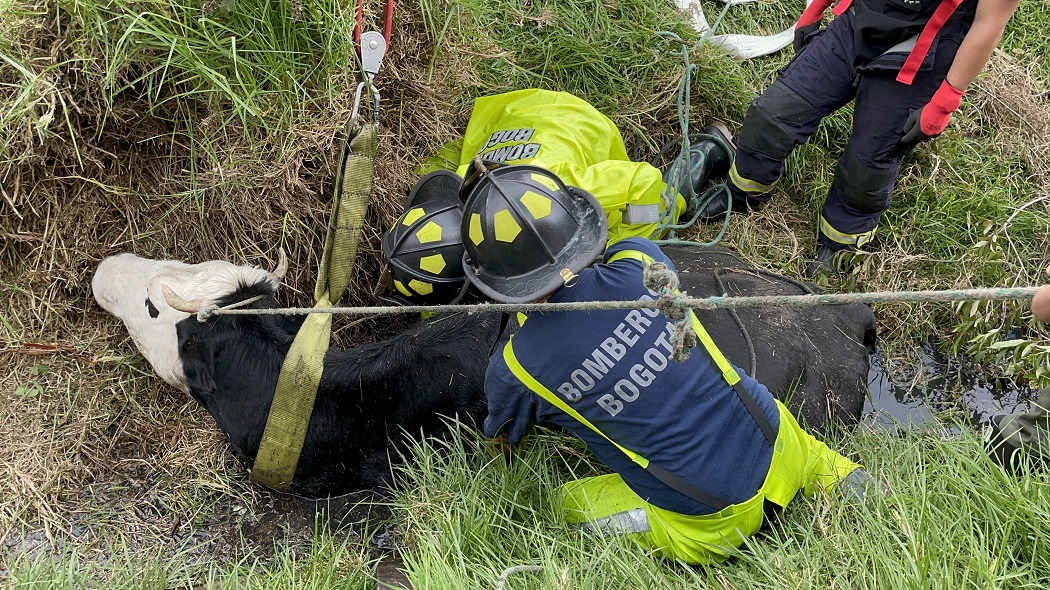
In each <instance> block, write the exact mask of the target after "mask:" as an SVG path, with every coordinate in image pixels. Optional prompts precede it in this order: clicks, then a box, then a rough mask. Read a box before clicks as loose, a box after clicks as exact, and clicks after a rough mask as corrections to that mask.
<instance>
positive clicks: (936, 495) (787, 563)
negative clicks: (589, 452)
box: [394, 431, 1050, 589]
mask: <svg viewBox="0 0 1050 590" xmlns="http://www.w3.org/2000/svg"><path fill="white" fill-rule="evenodd" d="M844 444H845V446H846V449H847V450H848V451H850V452H851V455H852V456H854V457H855V458H857V459H858V460H860V461H861V462H863V463H864V464H865V465H866V467H867V468H868V469H869V470H870V471H871V472H872V473H873V474H875V475H877V476H878V477H879V478H880V479H881V480H882V481H883V482H884V483H885V484H886V486H887V489H888V490H889V494H888V495H887V496H886V497H880V496H878V495H874V496H871V497H869V498H868V500H867V501H866V502H865V503H863V504H850V503H847V502H845V501H844V500H842V499H840V498H837V497H823V496H822V497H815V498H799V499H796V501H795V502H794V503H793V504H792V506H791V507H790V508H789V509H788V510H787V512H786V513H785V514H784V515H783V517H782V519H781V521H780V522H779V523H776V524H774V525H772V526H770V527H769V528H768V529H765V530H764V531H763V532H761V533H760V534H759V535H757V536H756V537H754V538H753V539H751V540H750V541H749V542H748V543H747V544H746V545H745V546H744V547H742V548H741V549H740V550H739V551H738V552H737V553H736V555H734V556H733V557H732V558H731V559H730V560H728V561H726V562H724V563H722V564H719V565H715V566H711V567H687V566H682V565H676V564H674V563H669V562H665V561H661V560H659V559H654V558H651V557H648V556H646V555H644V551H641V550H639V548H638V547H637V546H635V545H633V544H632V543H631V542H629V541H628V540H626V539H624V538H621V537H615V536H613V537H604V538H603V537H595V536H590V535H585V534H582V533H580V532H578V531H575V530H572V529H569V528H568V527H567V526H566V525H565V524H564V523H563V522H562V520H561V515H560V513H559V509H558V507H557V506H556V494H557V487H558V485H560V484H561V483H562V482H564V481H567V480H568V479H569V478H571V477H574V476H586V475H591V474H593V470H592V468H591V466H589V465H588V464H587V463H586V462H584V461H583V460H582V459H581V455H580V453H579V449H578V448H577V443H576V442H575V441H573V440H569V439H566V438H564V437H562V436H559V435H553V434H541V435H539V436H536V437H533V438H532V439H531V440H529V441H528V444H527V445H526V446H525V447H524V448H523V449H522V450H521V452H520V453H518V454H516V455H515V456H514V459H513V461H512V462H511V463H510V465H507V464H506V462H505V461H504V458H503V456H502V455H499V454H496V453H494V452H493V450H492V449H491V448H489V447H487V443H486V442H485V441H482V440H479V439H478V438H477V437H476V435H474V434H469V433H464V434H462V435H461V438H460V440H458V441H456V442H455V443H454V444H452V445H447V446H446V445H432V444H431V445H425V444H424V445H418V446H417V447H416V448H415V449H414V450H413V453H412V457H411V460H410V461H408V462H407V464H406V466H405V467H404V468H400V469H398V471H397V475H398V483H397V484H396V486H395V489H396V491H395V496H396V500H395V503H394V505H395V511H396V512H395V513H396V514H398V515H399V518H400V519H401V524H402V526H403V531H404V532H405V535H406V537H405V541H406V547H405V549H404V557H405V562H406V564H407V566H408V567H407V570H408V571H407V573H408V577H409V578H410V579H411V580H412V582H413V584H414V586H415V587H417V588H435V587H442V588H491V587H493V586H494V585H495V583H496V581H497V579H498V578H499V576H500V574H501V573H502V572H504V571H505V570H506V569H507V568H511V567H514V566H533V567H534V568H535V569H533V570H531V571H521V572H517V573H514V574H512V577H511V578H510V580H511V583H510V584H509V585H508V587H511V588H567V587H572V588H610V587H620V588H656V587H659V588H694V587H712V586H713V587H725V588H782V587H790V588H819V589H825V588H945V589H948V588H964V587H972V588H996V587H1004V588H1005V587H1010V588H1033V589H1034V588H1041V587H1043V585H1044V584H1045V583H1046V582H1047V581H1048V580H1050V530H1047V529H1046V527H1045V523H1046V522H1047V518H1050V486H1048V481H1047V479H1046V476H1040V477H1031V476H1024V477H1021V478H1019V479H1018V478H1014V477H1012V476H1008V475H1007V474H1006V473H1005V472H1003V471H1001V470H1000V469H999V468H998V467H997V466H995V465H994V464H993V463H992V462H991V461H990V460H989V459H988V458H987V457H986V456H985V454H984V452H983V450H982V449H981V446H980V441H979V440H978V439H977V438H976V436H975V435H972V434H965V435H962V436H961V437H960V438H957V439H954V440H944V439H942V438H941V436H940V435H939V434H938V433H937V432H935V431H929V432H920V433H912V434H906V435H904V436H903V437H901V438H896V437H892V438H891V437H888V436H887V435H885V434H884V433H870V432H864V433H860V434H858V435H856V436H854V437H852V438H851V440H850V441H848V442H846V443H844ZM464 449H465V450H464Z"/></svg>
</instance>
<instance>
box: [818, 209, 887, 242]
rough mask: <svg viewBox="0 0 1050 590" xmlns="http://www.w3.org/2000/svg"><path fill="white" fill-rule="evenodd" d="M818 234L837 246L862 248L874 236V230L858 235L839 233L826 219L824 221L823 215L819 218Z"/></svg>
mask: <svg viewBox="0 0 1050 590" xmlns="http://www.w3.org/2000/svg"><path fill="white" fill-rule="evenodd" d="M820 233H822V234H824V235H825V236H826V237H828V238H829V239H831V240H832V241H834V242H836V243H838V244H845V245H847V246H863V245H864V244H867V243H868V242H870V241H871V238H873V237H874V236H875V230H874V229H872V230H871V231H866V232H863V233H859V234H848V233H846V232H841V231H839V230H837V229H835V228H834V227H831V224H830V223H828V220H827V219H824V216H823V215H821V216H820Z"/></svg>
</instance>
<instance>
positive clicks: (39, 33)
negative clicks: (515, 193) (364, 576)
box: [0, 6, 469, 570]
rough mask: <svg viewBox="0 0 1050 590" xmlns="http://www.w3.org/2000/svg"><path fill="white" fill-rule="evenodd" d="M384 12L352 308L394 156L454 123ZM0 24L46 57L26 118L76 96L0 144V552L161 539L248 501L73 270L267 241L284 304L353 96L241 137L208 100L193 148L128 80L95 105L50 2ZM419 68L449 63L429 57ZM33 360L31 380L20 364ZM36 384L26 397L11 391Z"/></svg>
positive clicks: (260, 249)
mask: <svg viewBox="0 0 1050 590" xmlns="http://www.w3.org/2000/svg"><path fill="white" fill-rule="evenodd" d="M398 18H399V21H398V22H399V27H398V30H397V38H396V39H395V42H394V43H393V46H392V53H391V54H390V55H388V57H387V60H386V62H385V63H384V66H383V69H382V71H381V73H380V76H379V78H378V80H377V82H378V84H379V85H380V87H381V88H382V89H383V97H384V110H383V127H382V129H381V132H380V142H379V154H378V158H377V170H376V186H375V190H374V192H373V202H372V204H371V205H372V208H371V211H370V213H369V219H368V224H367V227H366V230H365V235H363V236H362V244H363V246H364V248H363V251H362V252H361V254H360V256H359V263H358V265H357V267H356V270H355V276H354V285H355V288H354V289H353V290H352V294H351V297H352V301H354V302H357V303H374V302H375V299H374V297H372V294H373V293H374V291H375V289H376V285H377V282H378V279H377V277H378V276H379V274H380V272H379V270H380V267H381V259H380V255H379V252H378V242H379V240H378V238H379V235H380V233H381V231H382V229H383V228H385V227H386V226H387V225H388V224H389V223H390V222H391V221H392V220H393V218H394V217H395V216H396V215H397V214H399V213H400V207H401V204H402V202H403V195H404V194H405V193H406V192H407V190H408V188H409V187H410V185H411V183H412V182H413V181H414V179H415V178H416V175H415V174H414V173H413V172H412V168H413V167H414V166H415V165H416V164H417V163H418V161H419V160H420V159H421V158H422V156H423V155H426V154H429V153H431V152H433V151H434V150H435V149H436V148H437V147H438V146H439V145H440V144H442V143H444V142H445V141H448V140H451V139H454V138H455V136H456V133H457V124H461V123H462V122H463V121H465V119H464V113H465V111H464V109H463V105H462V104H457V103H456V102H455V100H454V99H455V97H456V96H457V93H456V91H455V90H454V89H455V87H456V85H457V84H461V83H463V81H462V80H456V79H455V78H451V77H446V76H441V75H431V74H430V72H431V64H430V63H429V60H430V57H431V56H432V55H433V54H434V53H435V52H434V49H433V46H432V43H431V41H430V40H429V38H428V36H427V34H426V32H425V30H424V28H423V23H422V22H421V15H419V14H418V13H416V12H415V11H414V9H412V8H411V7H408V6H405V7H399V17H398ZM9 30H11V31H19V32H21V34H22V35H23V36H22V37H20V38H19V37H14V38H11V40H12V41H13V42H17V43H20V46H21V48H22V50H23V51H26V52H27V53H29V54H30V55H32V56H33V58H34V61H33V63H34V64H35V65H37V66H38V67H39V70H40V71H45V70H48V68H53V69H50V70H49V73H48V74H47V80H48V82H49V84H50V86H49V88H51V90H50V91H48V92H44V93H42V96H41V98H40V100H39V102H38V104H37V105H36V106H35V107H34V108H35V114H34V115H33V116H32V117H29V119H27V120H36V121H39V120H41V118H46V117H47V115H48V113H51V112H53V111H54V109H53V107H54V106H55V105H56V104H58V103H61V102H65V103H66V104H73V105H76V108H75V110H74V112H75V117H74V118H73V119H72V120H71V121H70V122H69V125H68V126H67V125H65V123H64V122H63V121H53V122H52V123H51V124H50V125H48V127H47V129H48V133H36V132H33V131H32V130H31V129H29V128H27V131H26V132H25V133H24V134H19V135H18V136H17V137H15V138H14V139H15V141H12V142H10V143H8V144H7V145H5V146H4V147H3V149H0V155H3V156H4V157H3V158H0V161H2V162H4V163H3V164H0V179H2V181H0V293H2V295H0V298H2V301H3V303H2V307H0V367H3V369H2V370H0V391H2V392H3V395H4V397H5V401H6V403H4V404H2V405H0V429H2V431H3V432H4V433H5V435H4V441H3V444H0V539H3V540H4V543H5V544H6V551H4V555H7V556H10V555H16V554H18V553H19V552H23V551H30V550H36V549H39V548H40V547H47V546H49V547H51V548H52V549H51V550H60V549H59V548H60V547H61V546H63V545H64V544H66V543H68V542H69V541H70V540H71V539H73V538H76V539H78V542H79V541H84V540H85V539H92V540H94V541H95V542H101V540H102V539H103V537H104V536H105V535H107V534H109V535H116V537H115V538H118V539H121V540H123V541H125V542H127V543H129V544H132V545H145V546H163V545H164V544H170V543H173V542H174V541H173V539H178V538H180V535H182V534H183V533H185V532H186V531H191V530H193V528H194V527H195V526H199V525H200V524H201V523H202V522H204V521H205V520H206V519H207V518H209V515H210V514H211V512H212V511H214V510H218V511H219V512H220V513H221V512H223V511H225V510H228V509H229V508H228V507H225V506H224V507H219V508H216V507H215V506H214V504H215V502H217V501H221V502H222V503H223V504H228V503H230V502H231V500H233V499H234V498H240V499H241V502H239V504H242V505H244V506H247V507H250V508H248V509H251V508H255V507H258V503H259V502H263V501H267V499H266V498H264V497H263V496H259V495H258V493H257V490H254V488H252V487H250V486H248V485H247V484H246V476H245V474H244V472H243V469H241V468H240V467H239V466H238V465H237V464H236V463H235V461H234V460H233V459H232V456H231V454H230V453H229V451H228V448H227V446H226V444H225V441H224V439H223V437H222V435H221V433H219V432H218V431H217V429H215V427H214V423H213V422H212V420H211V418H210V417H209V416H207V414H206V413H204V412H203V411H202V410H201V409H200V408H199V407H198V406H197V405H196V404H195V403H194V402H192V401H191V400H189V399H188V398H186V397H185V396H183V395H182V394H180V393H178V392H176V391H174V390H173V389H171V388H170V387H168V386H166V385H165V384H163V383H161V382H159V381H158V380H157V379H156V377H155V376H154V375H153V373H152V371H151V370H150V368H149V366H148V365H147V364H146V363H145V361H144V360H143V359H142V358H141V356H140V355H138V353H137V352H136V350H135V348H134V345H133V344H132V343H131V341H130V339H129V338H128V336H127V333H126V331H125V330H124V328H123V326H121V325H119V323H118V322H116V320H114V318H112V317H111V316H109V315H107V314H105V313H104V312H103V311H102V310H101V309H99V308H98V307H97V306H96V305H95V304H94V301H93V299H92V298H91V293H90V279H91V276H92V273H93V270H94V268H95V266H96V265H97V263H98V262H99V260H101V259H102V258H103V257H105V256H108V255H111V254H114V253H117V252H122V251H134V252H136V253H138V254H140V255H144V256H150V257H157V258H161V257H168V258H178V259H182V260H186V261H190V262H195V261H201V260H209V259H226V260H231V261H233V262H236V263H246V264H258V265H260V266H268V265H272V264H274V263H275V261H276V258H277V251H278V248H284V249H285V251H286V252H288V254H289V258H290V260H291V268H290V270H289V275H288V279H287V282H288V284H290V285H293V286H296V287H298V289H299V291H298V292H294V291H292V290H291V289H287V288H286V289H285V291H284V292H285V294H286V295H285V297H286V298H287V299H288V300H289V302H291V303H295V304H307V303H308V301H307V296H306V295H305V294H309V293H312V284H313V280H314V277H313V274H312V273H313V268H314V267H315V264H316V257H317V256H319V255H320V245H321V241H322V239H323V231H324V228H325V227H326V224H327V215H328V211H329V195H330V191H331V188H332V179H333V177H334V173H335V170H334V169H333V166H334V162H335V159H336V157H337V155H338V149H339V145H338V142H339V138H340V137H341V136H342V129H343V127H344V125H345V124H346V122H347V121H348V120H349V117H350V111H351V107H352V100H353V90H354V89H353V88H347V89H343V91H342V92H341V93H340V94H339V95H338V96H335V97H334V98H333V100H331V102H330V103H326V104H324V105H323V107H321V108H318V109H316V110H313V111H309V112H303V113H301V116H300V118H299V119H298V120H296V121H295V122H294V123H293V125H292V128H291V129H290V131H289V132H288V133H284V134H280V135H279V136H276V137H272V138H259V137H252V138H245V137H244V133H243V130H242V129H241V128H239V127H238V126H237V125H236V124H230V123H225V124H223V122H222V119H223V117H222V113H218V112H208V111H207V110H203V109H202V111H201V112H199V113H195V118H196V125H195V136H194V137H195V138H196V141H197V142H198V143H196V144H193V143H191V141H190V139H189V138H188V136H187V134H186V133H185V132H184V131H183V130H180V129H175V128H172V127H171V126H170V125H169V124H168V123H166V122H165V121H164V120H163V118H162V117H150V116H146V115H145V112H146V104H145V103H144V102H143V101H141V100H138V99H136V98H134V97H131V96H126V94H128V93H124V94H123V95H121V96H118V97H117V98H116V100H115V102H114V103H113V104H112V106H108V105H106V104H104V103H103V102H102V100H101V96H100V95H101V93H98V92H91V91H90V89H89V87H88V85H89V84H91V83H92V80H95V79H97V76H98V75H99V72H98V71H97V70H95V71H90V72H86V71H84V70H82V68H92V67H94V68H97V67H98V65H97V64H90V63H77V62H70V61H69V60H70V59H71V58H72V57H74V49H73V48H71V47H70V46H69V44H70V37H69V35H70V31H68V29H65V30H63V29H60V27H59V26H58V24H57V22H56V21H55V17H54V15H53V14H52V15H47V14H44V15H39V16H38V17H37V18H36V19H35V21H33V23H32V26H27V25H26V23H21V24H20V25H18V26H12V27H11V28H10V29H9ZM442 59H445V60H447V59H448V58H447V57H443V58H442ZM436 69H437V71H469V69H468V68H458V67H457V66H456V64H449V63H439V64H437V67H436ZM2 71H8V70H2ZM6 81H8V82H11V81H12V80H6ZM8 91H9V89H7V88H3V87H0V102H4V101H5V100H6V99H8V98H11V97H10V96H2V95H3V94H4V93H5V92H8ZM201 138H206V141H202V140H201ZM74 140H75V141H74ZM74 145H75V147H74ZM202 147H203V148H206V149H207V150H208V151H207V152H206V153H202V152H201V148H202ZM191 171H196V173H195V174H191ZM304 293H305V294H304ZM370 328H371V326H370V324H368V323H365V324H363V325H361V326H358V327H356V328H355V329H354V330H350V331H348V333H347V334H346V335H345V337H346V338H353V337H355V336H360V335H361V334H363V333H365V332H366V331H367V330H368V329H370ZM39 365H43V366H45V367H46V374H44V375H42V376H39V377H38V376H37V375H36V374H35V373H36V372H39V369H34V367H37V366H39ZM37 384H38V385H39V386H40V390H41V391H40V393H39V394H38V395H29V396H26V398H25V399H22V398H20V397H18V396H16V395H15V394H14V392H15V390H16V388H18V387H19V386H30V387H32V386H34V385H37ZM264 496H265V495H264ZM235 503H237V502H235ZM85 527H86V529H85ZM27 530H28V531H37V532H36V533H30V534H28V535H26V534H24V533H25V531H27ZM85 530H89V531H90V532H85ZM113 538H114V537H113V536H110V537H108V539H110V540H112V539H113ZM34 539H35V540H34ZM40 543H43V545H41V544H40ZM158 543H159V545H158ZM5 559H6V557H0V570H2V569H3V563H2V562H3V560H5Z"/></svg>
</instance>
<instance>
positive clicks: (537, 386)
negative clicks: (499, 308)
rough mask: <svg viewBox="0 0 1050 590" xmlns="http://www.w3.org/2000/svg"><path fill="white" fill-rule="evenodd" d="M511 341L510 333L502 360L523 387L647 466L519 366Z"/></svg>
mask: <svg viewBox="0 0 1050 590" xmlns="http://www.w3.org/2000/svg"><path fill="white" fill-rule="evenodd" d="M513 343H514V336H513V335H512V336H511V337H510V340H508V341H507V344H506V346H504V347H503V360H505V361H507V366H508V367H510V372H511V373H514V376H515V377H517V378H518V380H519V381H521V382H522V384H523V385H525V387H528V388H529V389H530V390H532V391H533V393H535V394H536V395H538V396H540V397H542V398H543V399H545V400H547V402H548V403H549V404H551V405H552V406H554V407H556V408H558V409H559V410H561V411H563V412H565V413H566V414H568V415H570V416H572V417H573V418H575V419H576V421H577V422H579V423H580V424H583V425H584V426H586V427H587V428H590V429H591V430H593V431H594V432H595V433H597V434H598V435H599V436H601V437H602V438H604V439H605V440H607V441H609V442H610V443H612V445H613V446H615V447H616V448H618V449H620V451H622V452H623V454H624V455H627V456H628V457H629V458H630V459H631V461H634V462H635V463H637V464H638V465H639V466H640V467H642V468H643V469H646V468H648V467H649V460H648V459H646V458H645V457H643V456H641V455H639V454H638V453H635V452H634V451H631V450H629V449H627V448H625V447H622V446H620V444H619V443H617V442H616V441H614V440H613V439H611V438H609V437H608V436H605V433H604V432H602V431H601V430H598V427H597V426H595V425H594V424H591V422H590V420H588V419H586V418H584V417H583V416H582V415H580V413H579V412H577V411H576V410H574V409H572V407H570V406H569V404H567V403H565V402H564V401H562V399H561V398H560V397H558V396H556V395H554V392H552V391H551V390H549V389H547V388H546V387H545V386H544V385H543V384H542V383H540V382H539V381H537V380H536V378H535V377H533V376H532V375H531V374H529V372H528V371H526V370H525V367H523V366H521V363H519V362H518V357H516V356H514V348H513V346H512V344H513Z"/></svg>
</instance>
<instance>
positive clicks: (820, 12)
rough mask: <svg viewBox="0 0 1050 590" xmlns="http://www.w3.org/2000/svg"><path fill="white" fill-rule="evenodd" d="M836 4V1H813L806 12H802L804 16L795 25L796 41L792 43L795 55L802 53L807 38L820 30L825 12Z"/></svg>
mask: <svg viewBox="0 0 1050 590" xmlns="http://www.w3.org/2000/svg"><path fill="white" fill-rule="evenodd" d="M834 3H835V0H813V2H812V3H810V5H809V6H807V7H806V10H804V11H803V12H802V16H800V17H799V18H798V22H797V23H795V40H794V42H793V43H792V46H793V47H794V48H795V53H798V52H799V51H802V46H803V45H805V44H806V37H808V36H810V34H812V33H815V32H816V31H817V29H819V28H820V21H821V20H822V19H823V18H824V11H825V10H827V9H828V7H829V6H831V5H832V4H834Z"/></svg>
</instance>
